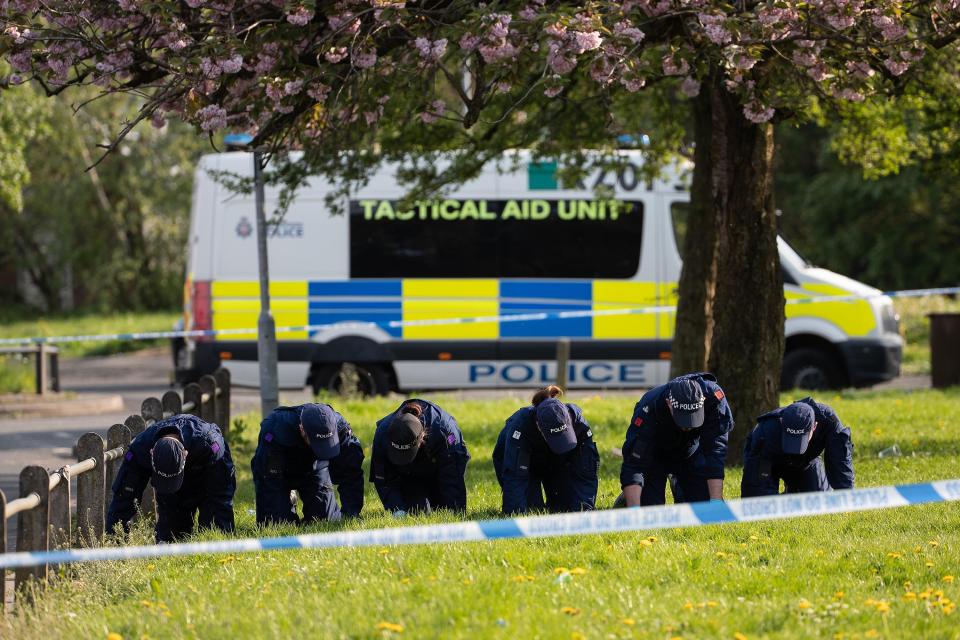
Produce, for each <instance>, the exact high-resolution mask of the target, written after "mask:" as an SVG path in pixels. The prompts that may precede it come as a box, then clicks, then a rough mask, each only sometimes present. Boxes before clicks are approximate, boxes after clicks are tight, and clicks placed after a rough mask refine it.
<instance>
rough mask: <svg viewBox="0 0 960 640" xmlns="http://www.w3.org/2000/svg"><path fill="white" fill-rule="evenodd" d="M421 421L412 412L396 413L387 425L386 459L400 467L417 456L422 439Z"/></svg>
mask: <svg viewBox="0 0 960 640" xmlns="http://www.w3.org/2000/svg"><path fill="white" fill-rule="evenodd" d="M422 433H423V423H421V422H420V418H418V417H417V416H415V415H413V414H412V413H398V414H397V415H395V416H394V417H393V420H391V421H390V426H388V427H387V440H388V444H389V448H388V449H387V459H388V460H390V462H392V463H393V464H395V465H397V466H400V467H402V466H403V465H406V464H410V463H411V462H413V459H414V458H416V457H417V452H418V451H420V445H421V444H422V441H421V439H420V436H421V434H422Z"/></svg>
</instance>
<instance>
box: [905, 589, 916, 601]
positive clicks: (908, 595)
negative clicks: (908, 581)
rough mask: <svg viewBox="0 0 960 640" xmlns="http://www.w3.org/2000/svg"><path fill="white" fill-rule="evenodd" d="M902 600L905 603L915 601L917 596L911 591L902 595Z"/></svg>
mask: <svg viewBox="0 0 960 640" xmlns="http://www.w3.org/2000/svg"><path fill="white" fill-rule="evenodd" d="M903 599H904V601H906V602H909V601H911V600H916V599H917V594H915V593H914V592H913V591H907V592H906V593H905V594H903Z"/></svg>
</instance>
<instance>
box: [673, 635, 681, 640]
mask: <svg viewBox="0 0 960 640" xmlns="http://www.w3.org/2000/svg"><path fill="white" fill-rule="evenodd" d="M670 640H683V636H670Z"/></svg>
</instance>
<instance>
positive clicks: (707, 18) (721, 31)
mask: <svg viewBox="0 0 960 640" xmlns="http://www.w3.org/2000/svg"><path fill="white" fill-rule="evenodd" d="M697 17H698V18H700V23H701V24H702V25H703V30H704V32H705V33H706V34H707V38H709V39H710V42H712V43H713V44H727V43H728V42H730V41H731V40H732V39H733V36H732V35H730V32H729V31H727V29H726V27H724V26H723V23H724V17H723V16H714V15H710V14H709V13H701V14H699V15H698V16H697Z"/></svg>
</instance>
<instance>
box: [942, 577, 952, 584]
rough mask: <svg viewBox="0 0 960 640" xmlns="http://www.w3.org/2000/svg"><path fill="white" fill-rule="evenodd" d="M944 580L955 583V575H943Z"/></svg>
mask: <svg viewBox="0 0 960 640" xmlns="http://www.w3.org/2000/svg"><path fill="white" fill-rule="evenodd" d="M943 581H944V582H946V583H947V584H953V576H943Z"/></svg>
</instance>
